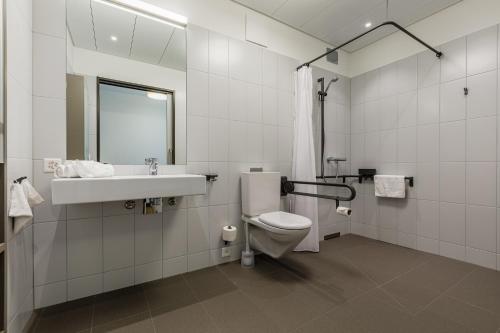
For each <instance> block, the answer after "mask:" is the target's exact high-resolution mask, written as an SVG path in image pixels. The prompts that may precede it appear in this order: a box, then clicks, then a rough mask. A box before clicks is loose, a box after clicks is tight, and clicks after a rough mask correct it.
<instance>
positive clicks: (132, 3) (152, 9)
mask: <svg viewBox="0 0 500 333" xmlns="http://www.w3.org/2000/svg"><path fill="white" fill-rule="evenodd" d="M93 1H94V2H97V3H101V4H103V5H107V6H110V7H114V8H117V9H120V10H123V11H126V12H129V13H132V14H135V15H139V16H142V17H145V18H148V19H150V20H153V21H156V22H160V23H165V24H168V25H171V26H173V27H176V28H179V29H185V28H186V26H187V17H185V16H182V15H179V14H176V13H172V12H170V11H168V10H165V9H163V8H160V7H157V6H154V5H151V4H149V3H146V2H144V1H140V0H93Z"/></svg>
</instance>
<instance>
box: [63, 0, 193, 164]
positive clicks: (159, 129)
mask: <svg viewBox="0 0 500 333" xmlns="http://www.w3.org/2000/svg"><path fill="white" fill-rule="evenodd" d="M110 4H112V2H107V1H102V0H68V1H67V24H66V26H67V33H68V38H67V41H68V43H67V75H66V78H67V79H66V81H67V89H66V125H67V127H66V128H67V129H66V131H67V134H66V139H67V145H66V147H67V148H66V149H67V158H68V159H80V160H96V161H100V162H104V163H111V164H115V165H139V164H144V160H145V159H146V158H149V157H155V158H158V160H159V162H160V164H186V34H185V30H184V29H182V28H177V27H174V26H172V25H169V24H166V23H165V22H161V21H160V20H158V19H156V18H155V17H148V16H147V15H146V16H144V15H140V14H139V15H138V14H137V13H134V12H133V11H129V10H124V9H123V8H120V7H118V6H116V5H110Z"/></svg>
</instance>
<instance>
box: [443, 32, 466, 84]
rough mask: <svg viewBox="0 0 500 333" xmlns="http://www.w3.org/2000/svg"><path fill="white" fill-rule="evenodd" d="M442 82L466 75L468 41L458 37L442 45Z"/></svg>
mask: <svg viewBox="0 0 500 333" xmlns="http://www.w3.org/2000/svg"><path fill="white" fill-rule="evenodd" d="M441 51H442V52H443V56H442V57H441V82H448V81H452V80H456V79H459V78H462V77H465V70H466V41H465V38H460V39H456V40H454V41H451V42H448V43H446V44H444V45H442V46H441Z"/></svg>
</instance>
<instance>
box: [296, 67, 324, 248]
mask: <svg viewBox="0 0 500 333" xmlns="http://www.w3.org/2000/svg"><path fill="white" fill-rule="evenodd" d="M312 91H313V85H312V72H311V68H309V67H302V68H301V69H300V70H299V71H297V72H296V73H295V126H294V136H293V158H292V179H296V180H302V181H309V182H315V181H316V165H315V160H316V156H315V154H314V134H313V125H312V122H313V121H312V109H313V100H312V98H313V97H312ZM295 190H296V191H297V192H308V193H312V194H316V186H313V185H296V186H295ZM293 204H294V208H295V210H294V212H295V213H296V214H299V215H302V216H305V217H308V218H309V219H310V220H311V221H312V226H311V230H310V231H309V233H308V234H307V236H306V237H305V238H304V240H303V241H302V242H301V243H300V244H299V245H298V246H297V247H296V248H295V251H312V252H319V227H318V200H317V199H316V198H313V197H306V196H295V197H294V202H293Z"/></svg>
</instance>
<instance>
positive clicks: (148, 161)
mask: <svg viewBox="0 0 500 333" xmlns="http://www.w3.org/2000/svg"><path fill="white" fill-rule="evenodd" d="M144 164H146V165H151V164H158V159H157V158H156V157H147V158H145V159H144Z"/></svg>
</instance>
